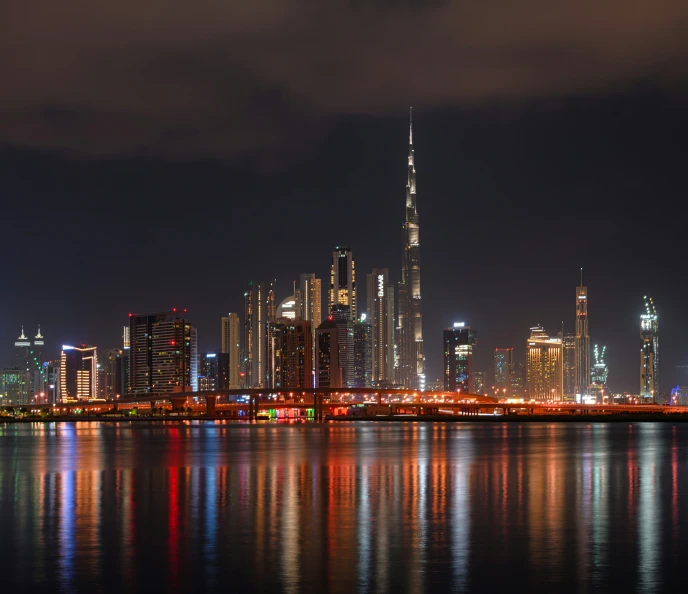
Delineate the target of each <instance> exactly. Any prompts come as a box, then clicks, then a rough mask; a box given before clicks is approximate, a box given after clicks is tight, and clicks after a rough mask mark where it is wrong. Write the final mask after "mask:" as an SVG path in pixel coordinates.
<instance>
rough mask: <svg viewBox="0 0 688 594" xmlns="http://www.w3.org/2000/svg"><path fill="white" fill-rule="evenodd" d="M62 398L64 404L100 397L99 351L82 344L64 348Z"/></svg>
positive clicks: (61, 360) (61, 382) (61, 363)
mask: <svg viewBox="0 0 688 594" xmlns="http://www.w3.org/2000/svg"><path fill="white" fill-rule="evenodd" d="M60 396H61V398H62V402H76V401H79V400H92V399H94V398H97V397H98V350H97V348H96V347H94V346H87V345H85V344H82V345H81V346H78V347H73V346H67V345H63V346H62V354H61V355H60Z"/></svg>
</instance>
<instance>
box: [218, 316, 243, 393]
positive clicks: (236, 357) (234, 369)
mask: <svg viewBox="0 0 688 594" xmlns="http://www.w3.org/2000/svg"><path fill="white" fill-rule="evenodd" d="M239 341H240V338H239V314H236V313H228V314H227V315H226V316H223V317H222V349H221V351H222V353H225V354H227V356H228V359H229V362H228V374H229V376H228V384H227V389H228V390H236V389H238V388H241V347H240V343H239Z"/></svg>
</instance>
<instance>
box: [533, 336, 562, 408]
mask: <svg viewBox="0 0 688 594" xmlns="http://www.w3.org/2000/svg"><path fill="white" fill-rule="evenodd" d="M526 378H527V379H526V381H527V385H528V398H529V399H530V400H539V401H549V400H551V401H560V400H563V398H564V357H563V353H562V344H561V338H550V337H549V336H548V335H547V333H546V332H545V331H544V330H543V328H542V327H540V326H534V327H533V328H531V329H530V337H529V338H528V341H527V343H526Z"/></svg>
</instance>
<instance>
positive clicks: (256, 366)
mask: <svg viewBox="0 0 688 594" xmlns="http://www.w3.org/2000/svg"><path fill="white" fill-rule="evenodd" d="M276 313H277V310H276V307H275V287H274V283H272V282H270V283H268V282H264V281H259V282H253V281H249V283H248V289H247V290H246V292H245V293H244V349H245V352H244V373H245V374H246V376H245V384H246V387H251V388H265V387H267V383H266V382H267V376H268V322H274V321H275V315H276Z"/></svg>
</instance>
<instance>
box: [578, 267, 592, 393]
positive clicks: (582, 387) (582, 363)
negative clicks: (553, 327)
mask: <svg viewBox="0 0 688 594" xmlns="http://www.w3.org/2000/svg"><path fill="white" fill-rule="evenodd" d="M589 385H590V335H589V334H588V287H584V286H583V271H582V269H581V284H580V286H579V287H576V387H575V392H576V394H581V395H584V394H587V393H588V386H589Z"/></svg>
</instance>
